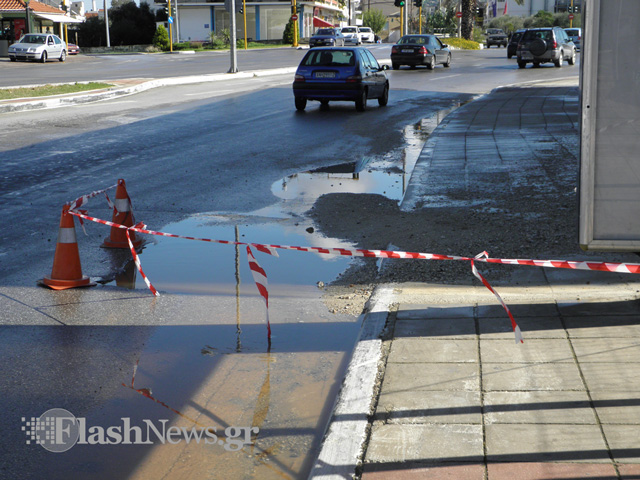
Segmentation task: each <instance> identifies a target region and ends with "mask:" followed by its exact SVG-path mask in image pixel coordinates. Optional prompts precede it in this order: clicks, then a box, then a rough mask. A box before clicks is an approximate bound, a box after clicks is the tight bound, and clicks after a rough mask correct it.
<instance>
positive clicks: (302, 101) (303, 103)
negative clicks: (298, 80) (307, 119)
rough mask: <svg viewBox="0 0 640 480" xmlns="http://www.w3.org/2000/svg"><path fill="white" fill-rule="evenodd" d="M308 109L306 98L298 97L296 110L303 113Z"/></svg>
mask: <svg viewBox="0 0 640 480" xmlns="http://www.w3.org/2000/svg"><path fill="white" fill-rule="evenodd" d="M306 107H307V99H306V98H304V97H296V110H299V111H303V110H304V109H305V108H306Z"/></svg>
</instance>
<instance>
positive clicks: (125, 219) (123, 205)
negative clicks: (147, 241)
mask: <svg viewBox="0 0 640 480" xmlns="http://www.w3.org/2000/svg"><path fill="white" fill-rule="evenodd" d="M111 221H112V222H113V223H117V224H118V225H124V226H125V227H132V226H133V225H134V223H135V222H134V219H133V212H132V211H131V199H130V198H129V194H128V193H127V188H126V185H125V183H124V180H123V179H120V180H118V188H117V189H116V201H115V208H114V210H113V217H112V219H111ZM129 236H130V237H131V242H132V243H133V247H134V248H136V249H137V248H138V247H139V246H140V245H142V239H141V238H136V234H135V232H129ZM101 246H102V247H104V248H126V249H128V248H129V242H128V241H127V232H126V230H125V229H124V228H118V227H111V234H110V236H109V238H105V239H104V242H102V245H101Z"/></svg>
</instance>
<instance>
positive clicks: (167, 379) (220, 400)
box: [114, 106, 456, 478]
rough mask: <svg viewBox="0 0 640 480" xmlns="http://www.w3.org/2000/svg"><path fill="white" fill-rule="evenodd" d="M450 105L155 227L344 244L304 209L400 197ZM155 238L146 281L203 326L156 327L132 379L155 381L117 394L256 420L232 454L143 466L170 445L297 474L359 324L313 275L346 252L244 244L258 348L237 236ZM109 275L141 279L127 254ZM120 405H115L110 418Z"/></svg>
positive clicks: (199, 465) (233, 466) (225, 473)
mask: <svg viewBox="0 0 640 480" xmlns="http://www.w3.org/2000/svg"><path fill="white" fill-rule="evenodd" d="M454 108H456V107H455V106H454V107H452V108H451V109H448V110H445V111H441V112H438V113H437V114H436V115H434V116H433V117H430V118H428V119H425V120H423V121H421V122H419V123H417V124H415V125H410V126H408V127H406V128H405V129H404V131H403V136H404V140H405V147H404V148H403V149H401V150H396V151H393V152H389V153H387V154H385V155H383V156H381V157H369V158H365V159H358V160H350V161H346V162H343V163H341V164H338V165H334V166H330V167H323V168H316V169H313V170H310V171H306V172H302V173H298V174H295V175H290V176H288V177H286V178H283V179H282V180H280V181H278V182H275V183H274V184H273V186H272V192H273V193H274V194H275V195H276V196H277V197H279V198H280V199H282V201H281V202H279V203H278V204H276V205H273V206H269V207H266V208H264V209H261V210H259V211H256V212H252V214H250V215H236V214H217V213H211V214H206V213H203V214H200V215H196V216H192V217H190V218H188V219H186V220H184V221H181V222H178V223H175V224H171V225H167V226H165V227H164V228H163V231H166V232H170V233H177V234H180V235H184V236H194V237H200V238H211V239H218V240H232V241H233V240H235V241H239V242H250V243H265V244H278V245H293V246H315V247H332V248H336V247H337V248H352V247H353V246H352V245H350V244H348V243H347V242H344V241H340V240H338V239H332V238H326V237H323V236H321V235H319V234H318V233H317V232H315V231H314V230H313V224H312V223H311V221H310V220H308V219H306V218H305V216H304V213H305V212H306V211H308V210H309V209H310V208H311V206H313V203H314V202H315V200H316V199H317V198H318V197H319V196H321V195H323V194H326V193H338V192H347V193H368V194H371V193H374V194H380V195H384V196H386V197H388V198H390V199H393V200H395V201H397V202H398V203H400V202H401V201H402V199H403V197H404V194H405V192H406V189H407V185H408V182H409V178H410V176H411V172H412V171H413V168H414V166H415V164H416V162H417V160H418V157H419V155H420V152H421V151H422V148H423V146H424V143H425V142H426V140H427V138H428V136H429V134H430V133H431V132H432V131H433V129H434V128H435V127H436V126H437V125H438V123H440V121H441V120H442V119H443V118H444V116H445V115H446V114H447V113H449V112H450V111H451V110H453V109H454ZM153 242H154V243H153V244H150V245H147V247H146V248H145V249H144V250H143V252H142V253H141V255H140V259H141V261H142V266H143V268H144V271H145V273H146V274H147V276H148V277H149V279H150V280H151V282H152V283H153V284H154V286H155V287H156V288H157V289H158V290H160V291H161V292H168V293H178V294H190V295H193V302H198V304H203V305H205V307H199V308H200V309H201V310H202V309H205V310H210V311H211V314H210V316H208V317H207V318H206V324H204V325H202V324H197V326H196V325H194V324H193V323H192V322H193V320H196V321H200V320H198V319H193V320H192V319H189V318H185V319H177V320H176V323H175V324H174V327H158V328H156V329H155V330H154V332H153V333H152V334H151V335H150V338H149V339H148V341H147V342H146V346H145V347H144V348H143V349H142V350H141V352H140V355H139V359H140V360H139V362H140V368H143V367H144V369H145V370H143V371H142V373H141V374H140V376H139V377H138V380H136V384H137V385H139V386H141V387H142V386H144V388H151V387H153V390H152V391H153V394H151V393H150V392H151V390H149V396H147V395H145V394H144V393H142V394H141V395H140V394H138V393H140V392H138V391H137V390H136V392H138V393H136V392H131V391H130V390H129V389H127V388H125V387H122V388H123V393H121V395H125V393H126V394H131V395H133V397H132V398H129V397H127V402H138V403H139V405H138V404H136V405H137V407H138V408H151V407H153V408H154V409H159V410H157V411H156V410H153V412H154V413H153V414H154V415H162V414H165V413H167V407H165V406H164V405H163V404H165V403H166V405H171V406H172V408H174V410H171V411H173V412H176V411H177V410H180V412H179V413H181V414H182V413H184V411H183V410H182V407H180V408H179V409H178V408H177V407H174V406H184V405H186V406H189V407H191V408H192V409H195V410H197V411H200V412H202V414H203V415H205V416H208V417H209V419H211V420H212V421H214V422H216V423H218V424H219V425H220V426H221V427H222V426H224V425H225V423H224V422H222V421H220V420H219V419H222V420H224V421H226V422H228V423H227V425H229V424H232V425H233V424H235V425H237V426H243V427H250V426H256V425H258V426H259V427H260V431H261V432H263V433H262V434H261V435H259V436H258V437H257V438H256V439H255V442H254V447H245V449H243V450H242V451H241V452H239V453H238V454H234V455H231V454H229V453H228V452H225V451H224V450H220V449H219V450H220V451H218V452H213V453H212V452H211V451H210V450H208V449H205V448H199V447H197V446H195V447H193V448H191V447H190V448H189V449H188V450H185V451H184V454H183V453H181V452H175V454H174V452H173V451H172V450H168V449H167V448H164V447H163V448H159V449H156V450H155V452H152V453H151V454H147V458H149V460H150V461H149V462H144V463H143V464H142V465H141V467H140V469H141V471H144V472H146V473H149V474H154V473H164V472H163V470H162V468H161V467H154V464H155V463H154V462H156V461H158V462H160V463H158V465H161V464H162V461H163V457H166V456H167V453H168V454H169V455H168V456H171V455H174V458H175V461H176V462H177V463H180V462H184V463H183V467H182V468H184V469H185V470H184V471H185V472H187V473H189V474H193V475H190V476H197V475H199V474H200V473H201V472H203V471H209V472H210V471H212V469H214V468H215V470H216V471H217V472H219V474H220V476H221V478H222V477H224V478H240V477H245V478H300V477H304V476H306V473H308V470H309V468H310V462H311V461H312V460H313V458H314V456H315V454H316V453H317V451H315V450H316V449H317V448H318V445H319V443H320V440H321V437H322V433H323V431H324V428H325V425H326V421H327V419H328V416H329V414H330V411H331V405H332V403H333V398H334V397H335V394H336V392H337V389H338V387H339V385H340V383H341V380H342V377H343V373H344V368H345V364H346V362H347V361H348V357H349V355H348V352H350V351H351V348H352V345H353V342H354V341H355V338H356V336H357V331H358V328H359V324H358V322H357V318H358V317H357V316H347V315H335V314H333V313H331V312H329V311H328V310H327V308H326V307H325V306H324V305H323V301H322V298H321V296H322V290H321V289H319V288H318V287H317V286H316V285H317V284H318V283H319V282H323V283H329V282H331V281H332V280H334V279H335V278H336V277H337V276H338V275H339V274H340V273H342V272H343V271H345V270H346V268H347V267H348V265H349V262H350V258H349V257H346V258H345V257H334V256H327V255H321V254H315V253H303V252H295V251H282V250H281V251H279V257H277V258H276V257H271V256H269V255H266V254H260V253H257V252H254V253H255V254H256V257H257V258H258V261H259V262H260V264H261V266H262V267H263V268H264V270H265V271H266V273H267V277H268V280H269V293H270V313H271V314H270V318H271V321H272V324H273V336H274V341H273V348H272V349H271V350H270V351H268V352H266V353H265V352H264V346H265V342H264V336H265V329H264V324H263V322H264V315H265V312H264V304H263V303H262V301H261V299H260V297H259V296H258V295H257V291H256V287H255V284H254V282H253V278H252V275H251V272H250V270H249V268H248V264H247V260H246V253H245V252H246V247H243V246H240V247H238V246H235V245H221V244H212V243H205V242H197V241H190V240H181V239H173V238H165V237H159V238H156V239H154V240H153ZM115 282H116V283H117V284H118V285H121V286H125V284H127V283H128V284H129V286H130V287H134V288H136V289H139V290H146V288H147V287H146V285H145V284H144V282H143V280H142V279H141V278H140V276H139V275H137V274H136V270H135V269H134V268H133V266H132V265H129V266H128V268H127V269H126V271H125V272H123V273H122V275H120V276H117V277H116V279H115ZM178 297H180V298H181V299H182V300H171V301H178V302H183V301H184V299H185V297H186V296H185V295H178ZM187 298H188V299H190V298H191V297H187ZM200 325H202V326H200ZM212 359H213V360H215V361H214V362H212ZM184 372H188V373H184ZM192 377H193V378H192ZM177 379H179V380H180V381H181V382H182V383H184V384H185V385H186V387H187V388H183V389H182V395H181V394H180V393H181V390H177V389H176V388H175V387H174V385H175V384H176V381H177ZM145 392H147V391H146V390H145ZM151 395H153V396H154V398H153V399H152V398H151ZM170 400H171V401H170ZM159 401H161V402H162V403H159ZM114 408H115V407H114ZM121 410H122V409H121V408H116V412H117V413H116V414H115V416H116V418H117V416H118V415H121V414H122V411H121ZM190 414H194V413H193V412H190ZM176 419H177V417H176ZM177 420H179V419H177ZM204 420H207V419H206V418H204V417H203V422H204ZM208 421H209V420H207V422H208ZM231 422H233V423H231ZM222 455H224V456H222ZM187 457H188V458H189V461H187ZM184 465H190V466H188V467H186V466H184Z"/></svg>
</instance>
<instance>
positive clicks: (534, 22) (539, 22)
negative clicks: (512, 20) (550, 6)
mask: <svg viewBox="0 0 640 480" xmlns="http://www.w3.org/2000/svg"><path fill="white" fill-rule="evenodd" d="M524 27H525V28H539V27H553V13H551V12H545V11H544V10H540V11H539V12H538V13H536V14H535V15H534V16H533V17H529V18H526V19H525V20H524Z"/></svg>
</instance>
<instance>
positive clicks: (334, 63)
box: [302, 50, 356, 67]
mask: <svg viewBox="0 0 640 480" xmlns="http://www.w3.org/2000/svg"><path fill="white" fill-rule="evenodd" d="M302 64H303V65H305V66H307V67H353V66H354V65H355V64H356V59H355V55H354V53H353V52H352V51H351V50H313V51H311V52H309V53H308V54H307V56H306V58H305V59H304V60H303V62H302Z"/></svg>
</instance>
